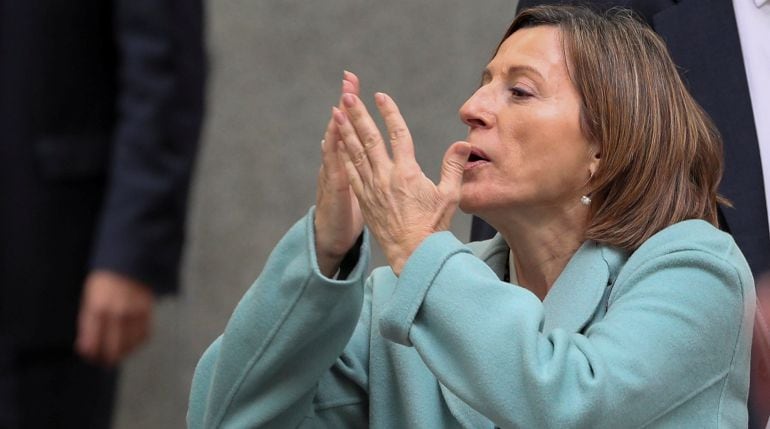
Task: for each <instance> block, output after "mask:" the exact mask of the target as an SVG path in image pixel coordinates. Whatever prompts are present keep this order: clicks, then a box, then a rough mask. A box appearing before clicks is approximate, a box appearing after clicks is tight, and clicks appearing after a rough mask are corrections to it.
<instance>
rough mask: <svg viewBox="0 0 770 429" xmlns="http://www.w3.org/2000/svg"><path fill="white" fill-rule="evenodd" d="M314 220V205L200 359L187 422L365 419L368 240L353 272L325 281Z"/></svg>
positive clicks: (348, 423)
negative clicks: (317, 261) (221, 332)
mask: <svg viewBox="0 0 770 429" xmlns="http://www.w3.org/2000/svg"><path fill="white" fill-rule="evenodd" d="M312 219H313V212H312V211H311V213H310V214H309V215H308V216H307V217H305V218H304V219H303V220H301V221H300V222H298V223H297V224H296V225H294V227H292V229H291V230H290V231H289V232H288V233H287V234H286V236H284V238H283V239H282V240H281V241H280V242H279V244H278V245H277V246H276V248H275V249H274V250H273V252H272V253H271V255H270V257H269V258H268V261H267V263H266V265H265V268H264V270H263V271H262V274H260V276H259V278H258V279H257V280H256V282H255V283H254V285H253V286H252V287H251V288H250V289H249V290H248V292H246V294H245V295H244V297H243V298H242V299H241V302H240V303H239V304H238V306H237V307H236V309H235V312H234V313H233V315H232V317H231V319H230V321H229V322H228V324H227V327H226V328H225V331H224V333H223V334H222V335H221V336H220V337H219V338H218V339H217V340H216V341H214V343H213V344H212V345H211V346H210V347H209V349H208V350H207V351H206V352H205V353H204V355H203V357H202V358H201V359H200V362H199V363H198V366H197V368H196V370H195V375H194V378H193V382H192V389H191V393H190V403H189V410H188V414H187V424H188V427H190V428H193V429H196V428H207V429H208V428H219V427H223V428H226V427H231V428H293V427H314V428H315V427H328V428H342V427H365V426H367V420H368V408H367V391H368V380H367V374H368V360H369V359H368V354H369V328H370V327H369V324H370V321H369V320H370V316H369V314H370V304H369V301H370V299H369V296H370V295H369V294H368V293H367V294H365V293H364V287H363V286H364V285H363V276H364V272H365V270H366V265H367V263H368V246H369V244H368V240H369V239H368V237H367V236H366V234H365V235H364V238H363V241H362V244H361V247H360V253H359V255H360V256H359V257H358V260H357V261H355V262H354V266H353V267H352V269H351V271H350V274H349V275H348V276H347V278H346V279H343V280H332V279H329V278H326V277H324V276H323V275H322V274H321V273H320V271H319V269H318V266H317V263H316V256H315V244H314V242H315V238H314V236H313V221H312ZM362 305H363V310H362Z"/></svg>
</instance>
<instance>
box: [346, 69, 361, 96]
mask: <svg viewBox="0 0 770 429" xmlns="http://www.w3.org/2000/svg"><path fill="white" fill-rule="evenodd" d="M342 92H343V93H350V94H355V95H358V94H360V93H361V84H360V83H359V80H358V76H356V75H355V74H353V73H351V72H349V71H347V70H345V71H343V72H342Z"/></svg>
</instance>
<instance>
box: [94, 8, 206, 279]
mask: <svg viewBox="0 0 770 429" xmlns="http://www.w3.org/2000/svg"><path fill="white" fill-rule="evenodd" d="M114 28H115V29H116V30H115V31H116V34H115V40H116V44H117V51H118V70H117V73H118V95H117V97H118V99H117V106H116V109H117V120H116V125H115V129H114V132H113V136H112V138H113V143H112V153H111V160H110V169H109V171H110V173H109V179H108V185H107V190H106V197H105V201H104V204H103V208H102V215H101V218H100V223H99V225H98V230H97V235H96V239H95V242H94V246H93V252H92V257H91V266H92V268H95V269H106V270H111V271H116V272H119V273H121V274H124V275H127V276H129V277H132V278H134V279H136V280H139V281H141V282H143V283H146V284H149V285H150V286H151V287H152V288H153V289H154V290H155V291H156V292H158V293H164V292H172V291H174V290H175V289H176V288H177V277H178V274H177V269H178V263H179V258H180V253H181V248H182V242H183V236H184V222H185V212H186V205H187V194H188V187H189V181H190V175H191V171H192V167H193V162H194V158H195V155H196V152H197V142H198V138H199V131H200V126H201V120H202V114H203V82H204V73H205V70H204V68H205V67H204V52H203V33H202V4H201V1H200V0H162V1H160V0H117V1H115V5H114Z"/></svg>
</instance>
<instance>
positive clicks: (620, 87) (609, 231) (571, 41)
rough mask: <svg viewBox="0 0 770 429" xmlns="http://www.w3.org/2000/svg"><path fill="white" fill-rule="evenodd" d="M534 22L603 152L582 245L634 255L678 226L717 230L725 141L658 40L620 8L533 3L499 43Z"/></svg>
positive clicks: (591, 136) (592, 182)
mask: <svg viewBox="0 0 770 429" xmlns="http://www.w3.org/2000/svg"><path fill="white" fill-rule="evenodd" d="M540 25H553V26H556V27H558V28H559V29H560V31H561V36H562V39H563V46H564V53H565V58H566V59H567V64H568V67H569V69H570V70H569V71H570V77H571V79H572V81H573V83H574V85H575V86H576V88H577V90H578V91H579V93H580V96H581V98H582V107H581V127H582V129H583V132H584V134H585V135H586V136H587V137H588V138H589V139H590V140H591V141H594V142H597V143H598V144H599V148H600V158H601V160H600V162H599V166H598V168H597V171H596V172H595V173H594V175H593V177H592V178H591V180H590V182H589V188H590V191H591V198H592V202H591V215H590V219H589V223H588V228H587V230H586V238H587V239H592V240H595V241H597V242H602V243H607V244H611V245H613V246H616V247H620V248H623V249H626V250H630V251H633V250H635V249H637V248H638V247H639V246H640V245H641V244H642V243H643V242H644V241H645V240H647V239H648V238H649V237H650V236H652V235H653V234H655V233H656V232H658V231H660V230H661V229H663V228H665V227H667V226H669V225H672V224H674V223H676V222H679V221H682V220H686V219H703V220H706V221H708V222H710V223H711V224H713V225H715V226H717V225H718V221H717V203H718V202H719V203H724V204H728V205H729V202H728V201H727V200H725V199H723V198H722V197H720V196H719V195H718V194H717V187H718V185H719V181H720V180H721V177H722V141H721V138H720V136H719V132H718V131H717V129H716V127H715V126H714V124H713V123H712V122H711V119H710V118H709V117H708V115H707V114H706V113H705V112H704V111H703V110H702V109H701V108H700V106H699V105H698V104H697V103H696V102H695V100H693V98H692V96H690V94H689V92H688V91H687V89H686V87H685V85H684V83H683V82H682V80H681V79H680V77H679V74H678V72H677V68H676V66H675V65H674V63H673V61H672V60H671V57H670V56H669V54H668V51H667V49H666V46H665V44H664V42H663V41H662V40H661V39H660V37H659V36H658V35H657V34H655V32H654V31H653V30H652V29H650V28H649V27H648V26H647V25H645V24H643V23H642V22H641V21H640V20H638V19H637V18H636V17H635V16H634V15H633V13H632V12H631V11H629V10H626V9H619V8H616V9H611V10H609V11H607V12H603V13H598V12H594V11H592V10H590V9H588V8H585V7H578V6H564V5H562V6H538V7H533V8H529V9H525V10H523V11H521V12H520V13H519V14H518V16H517V17H516V18H515V20H514V21H513V23H512V24H511V26H510V27H509V28H508V30H507V31H506V32H505V35H504V36H503V39H502V40H501V41H500V45H502V43H503V41H505V40H506V39H507V38H508V37H509V36H510V35H511V34H513V33H514V32H516V31H518V30H520V29H523V28H527V27H534V26H540ZM500 45H498V50H499V48H500Z"/></svg>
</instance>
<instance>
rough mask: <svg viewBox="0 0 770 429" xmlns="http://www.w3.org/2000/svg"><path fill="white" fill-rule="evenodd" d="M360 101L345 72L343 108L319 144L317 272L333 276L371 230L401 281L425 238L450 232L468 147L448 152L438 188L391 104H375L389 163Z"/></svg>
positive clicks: (378, 99)
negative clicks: (419, 161) (384, 129)
mask: <svg viewBox="0 0 770 429" xmlns="http://www.w3.org/2000/svg"><path fill="white" fill-rule="evenodd" d="M359 94H360V86H359V81H358V78H357V77H356V76H355V75H354V74H353V73H350V72H345V75H344V79H343V83H342V95H341V97H340V103H339V106H338V107H333V108H332V117H331V119H330V120H329V124H328V125H327V127H326V133H325V135H324V139H323V140H322V143H321V151H322V165H321V169H320V172H319V175H318V190H317V196H316V216H315V220H314V222H315V230H316V254H317V258H318V264H319V267H320V269H321V271H322V273H324V274H325V275H327V276H332V275H334V273H335V272H336V271H337V269H338V268H339V264H340V263H341V261H342V259H343V257H344V256H345V254H346V253H347V252H348V251H349V250H350V249H351V247H352V246H353V245H354V244H355V242H356V240H357V239H358V237H359V235H360V234H361V232H362V230H363V226H364V224H366V226H367V227H369V230H370V232H371V233H372V235H373V236H374V238H375V239H376V240H377V241H378V242H379V243H380V246H381V247H382V249H383V252H384V253H385V256H386V258H387V259H388V263H389V265H390V266H391V268H392V269H393V271H394V272H395V273H396V275H399V274H400V273H401V270H402V268H403V266H404V264H405V263H406V260H407V259H408V258H409V256H410V255H411V254H412V252H413V251H414V250H415V249H416V248H417V246H419V245H420V243H421V242H422V241H423V240H424V239H425V238H426V237H428V236H429V235H430V234H432V233H434V232H438V231H443V230H446V229H448V228H449V223H450V221H451V219H452V215H453V214H454V212H455V210H456V209H457V205H458V203H459V200H460V187H461V185H462V179H463V171H464V166H465V163H466V161H467V159H468V156H469V155H470V145H469V144H468V143H466V142H462V141H460V142H456V143H454V144H453V145H451V146H450V147H449V149H448V150H447V151H446V153H445V154H444V160H443V162H442V165H441V180H440V182H439V183H438V184H434V183H433V182H432V181H431V180H430V179H429V178H427V177H426V176H425V174H424V173H423V171H422V169H421V168H420V166H419V164H417V160H416V159H415V156H414V145H413V143H412V137H411V135H410V133H409V129H408V127H407V125H406V122H405V121H404V118H403V117H402V116H401V113H400V112H399V110H398V107H397V106H396V103H395V102H394V101H393V99H392V98H390V97H389V96H388V95H386V94H383V93H377V94H375V96H374V99H375V103H376V105H377V109H378V110H379V112H380V114H381V115H382V118H383V119H384V121H385V126H386V127H387V131H388V139H389V143H390V147H391V152H392V154H393V156H392V158H391V156H390V155H389V154H388V151H387V149H386V147H385V140H384V139H383V137H382V134H381V133H380V131H379V129H378V128H377V125H376V124H375V122H374V120H373V119H372V117H371V115H370V114H369V112H368V111H367V110H366V106H364V103H363V101H362V100H361V99H360V98H359Z"/></svg>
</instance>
